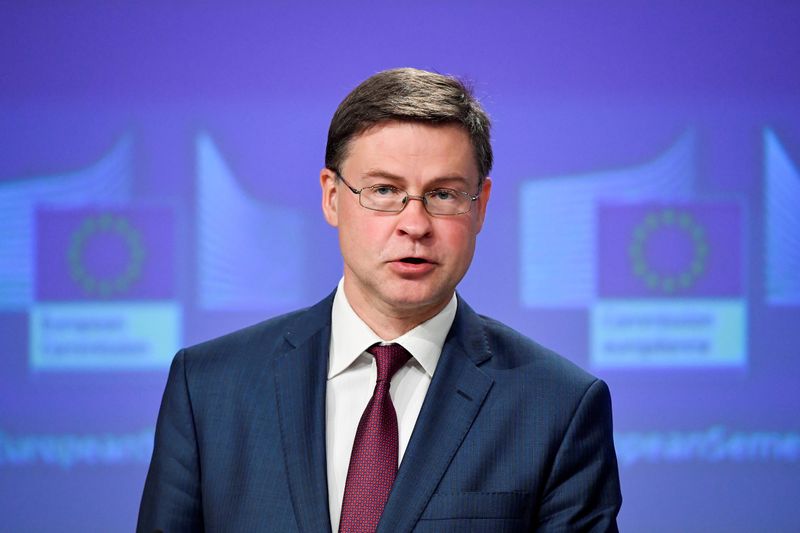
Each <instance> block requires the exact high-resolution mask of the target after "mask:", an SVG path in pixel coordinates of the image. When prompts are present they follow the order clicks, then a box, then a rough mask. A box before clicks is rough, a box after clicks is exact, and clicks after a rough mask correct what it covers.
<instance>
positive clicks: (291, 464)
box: [274, 298, 332, 532]
mask: <svg viewBox="0 0 800 533" xmlns="http://www.w3.org/2000/svg"><path fill="white" fill-rule="evenodd" d="M331 301H332V298H327V299H326V300H323V301H322V302H320V303H319V304H317V305H316V306H315V307H313V308H311V309H310V310H309V311H307V312H306V313H303V314H302V315H300V317H299V319H298V321H297V322H296V323H295V326H294V327H293V328H291V330H290V331H289V332H288V333H287V334H286V340H287V343H288V349H287V351H286V352H285V353H284V354H282V355H281V356H279V357H278V358H277V359H276V361H275V372H274V376H275V394H276V400H277V406H278V415H279V420H280V431H281V442H282V444H283V457H284V460H285V462H286V472H287V475H288V477H289V492H290V494H291V498H292V506H293V508H294V513H295V517H296V520H297V524H298V526H299V529H300V531H309V532H317V531H330V528H331V526H330V515H329V512H328V483H327V469H326V460H325V386H326V381H327V380H326V377H327V370H328V350H329V345H330V309H331Z"/></svg>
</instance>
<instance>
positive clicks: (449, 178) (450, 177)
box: [363, 169, 469, 188]
mask: <svg viewBox="0 0 800 533" xmlns="http://www.w3.org/2000/svg"><path fill="white" fill-rule="evenodd" d="M363 177H364V178H381V179H386V180H390V181H394V182H401V183H403V184H405V183H406V181H407V180H406V178H404V177H403V176H399V175H397V174H393V173H391V172H388V171H386V170H381V169H370V170H368V171H367V172H365V173H364V174H363ZM454 181H457V182H460V183H461V184H463V185H464V186H467V185H468V184H469V179H467V178H465V177H464V176H461V175H460V174H446V175H444V176H437V177H435V178H433V179H432V180H431V181H430V182H429V183H428V184H427V185H428V187H434V188H435V187H437V186H441V184H442V183H449V182H454Z"/></svg>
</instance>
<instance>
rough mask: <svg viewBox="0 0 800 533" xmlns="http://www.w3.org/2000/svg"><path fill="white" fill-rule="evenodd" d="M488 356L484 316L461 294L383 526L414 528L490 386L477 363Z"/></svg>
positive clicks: (389, 502) (379, 525) (381, 524)
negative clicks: (479, 315)
mask: <svg viewBox="0 0 800 533" xmlns="http://www.w3.org/2000/svg"><path fill="white" fill-rule="evenodd" d="M489 357H491V354H490V352H489V347H488V343H487V341H486V339H485V337H484V333H483V325H482V323H481V321H480V318H479V317H478V316H477V315H476V314H475V312H474V311H472V309H470V308H469V306H467V304H466V303H465V302H464V301H463V300H461V299H459V302H458V312H457V314H456V318H455V320H454V322H453V326H452V327H451V328H450V333H449V334H448V337H447V341H446V342H445V345H444V347H443V349H442V355H441V357H440V359H439V363H438V365H437V367H436V372H435V373H434V376H433V380H432V381H431V385H430V388H429V389H428V393H427V395H426V397H425V401H424V403H423V405H422V410H421V411H420V414H419V418H418V419H417V423H416V425H415V426H414V431H413V433H412V435H411V440H410V441H409V443H408V448H407V449H406V452H405V455H404V456H403V462H402V464H401V465H400V469H399V471H398V472H397V478H396V479H395V482H394V485H393V486H392V493H391V494H390V496H389V501H388V502H387V503H386V507H385V508H384V511H383V516H382V517H381V521H380V523H379V524H378V531H379V532H384V531H385V532H390V531H391V532H395V531H410V530H411V529H412V528H413V527H414V525H415V524H416V522H417V520H418V519H419V517H420V516H421V515H422V512H423V511H424V509H425V506H426V505H427V504H428V500H430V497H431V495H432V494H433V492H434V490H435V489H436V486H437V485H438V484H439V481H440V480H441V478H442V476H443V475H444V473H445V471H446V470H447V467H448V466H449V464H450V461H451V460H452V458H453V456H454V455H455V453H456V451H457V450H458V448H459V446H460V445H461V442H462V441H463V439H464V436H465V435H466V434H467V432H468V431H469V428H470V426H471V425H472V422H473V420H474V419H475V417H476V416H477V415H478V412H479V411H480V408H481V405H483V401H484V399H485V398H486V395H487V394H488V392H489V389H491V387H492V384H493V382H494V381H493V380H492V378H491V377H489V376H488V375H487V374H486V373H484V372H483V371H482V370H480V369H479V368H478V366H477V365H478V364H480V363H482V362H483V361H485V360H486V359H488V358H489Z"/></svg>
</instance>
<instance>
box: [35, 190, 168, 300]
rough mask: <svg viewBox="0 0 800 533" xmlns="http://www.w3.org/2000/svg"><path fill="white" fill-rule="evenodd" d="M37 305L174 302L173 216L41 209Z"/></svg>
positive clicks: (158, 210) (157, 211)
mask: <svg viewBox="0 0 800 533" xmlns="http://www.w3.org/2000/svg"><path fill="white" fill-rule="evenodd" d="M37 215H38V216H37V227H38V231H37V233H38V239H37V255H38V257H39V258H41V259H42V260H40V262H39V268H38V270H37V273H36V280H37V283H36V297H37V300H40V301H42V300H46V301H67V300H68V301H77V300H113V299H125V300H143V299H147V300H156V299H168V298H173V297H174V296H175V290H174V284H175V270H174V268H175V260H174V257H173V255H174V250H175V238H174V223H173V220H172V218H173V217H172V211H171V210H170V209H167V208H163V207H151V206H136V207H124V208H114V209H100V208H82V209H71V210H53V209H40V210H39V212H38V214H37Z"/></svg>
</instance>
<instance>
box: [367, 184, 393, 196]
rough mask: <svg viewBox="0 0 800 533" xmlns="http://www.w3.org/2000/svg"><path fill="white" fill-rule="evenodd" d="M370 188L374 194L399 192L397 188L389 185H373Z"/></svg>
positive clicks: (387, 194) (383, 194)
mask: <svg viewBox="0 0 800 533" xmlns="http://www.w3.org/2000/svg"><path fill="white" fill-rule="evenodd" d="M370 189H372V192H373V193H374V194H375V195H376V196H393V195H395V194H397V193H399V192H400V190H399V189H397V188H396V187H392V186H391V185H373V186H372V187H370Z"/></svg>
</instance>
